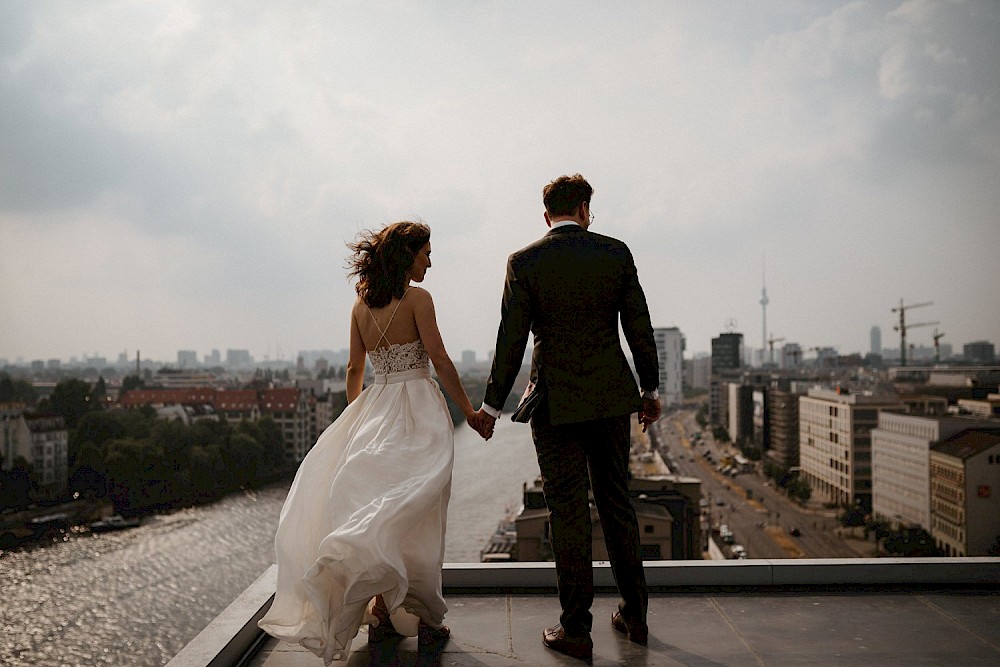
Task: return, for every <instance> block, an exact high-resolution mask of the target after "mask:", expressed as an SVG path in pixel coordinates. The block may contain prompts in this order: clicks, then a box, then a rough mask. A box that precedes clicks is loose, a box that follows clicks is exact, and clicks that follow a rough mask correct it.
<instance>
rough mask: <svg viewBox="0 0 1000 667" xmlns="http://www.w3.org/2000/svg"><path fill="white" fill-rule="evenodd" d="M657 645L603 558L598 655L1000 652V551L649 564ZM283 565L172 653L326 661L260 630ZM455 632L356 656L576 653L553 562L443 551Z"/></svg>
mask: <svg viewBox="0 0 1000 667" xmlns="http://www.w3.org/2000/svg"><path fill="white" fill-rule="evenodd" d="M646 573H647V579H648V581H649V584H650V589H651V595H650V605H649V618H648V621H649V626H650V638H649V645H648V646H645V647H643V646H637V645H635V644H631V643H629V642H628V640H626V639H625V638H624V637H623V636H622V635H619V634H617V633H616V632H614V631H613V630H612V629H611V627H610V623H609V621H610V617H611V613H612V612H613V611H614V609H615V605H616V604H617V597H616V596H615V595H614V592H613V591H614V588H613V583H612V579H611V573H610V570H609V568H608V566H607V564H606V563H598V564H597V566H596V568H595V580H596V583H597V585H598V590H599V591H600V592H599V595H598V597H597V600H596V601H595V604H594V609H593V611H594V629H593V638H594V661H593V664H594V665H643V666H653V665H687V666H695V665H704V666H706V667H707V666H710V665H711V666H715V665H727V666H728V665H753V666H757V667H759V666H764V665H767V666H771V665H796V666H798V665H846V664H877V665H997V664H1000V595H998V593H1000V559H997V558H933V559H889V558H881V559H831V560H807V559H787V560H745V561H657V562H649V563H647V564H646ZM275 575H276V570H275V568H274V567H272V568H270V569H269V570H267V571H266V572H265V573H264V574H263V575H261V577H260V578H259V579H258V580H257V581H256V582H255V583H254V584H253V585H252V586H251V587H250V588H248V589H247V590H246V591H245V592H244V593H243V595H241V596H240V597H239V598H238V599H237V600H236V601H234V602H233V604H232V605H230V607H229V608H228V609H226V610H225V611H224V612H223V613H222V614H221V615H220V616H219V617H218V618H217V619H216V620H215V621H214V622H213V623H212V624H210V625H209V626H208V627H207V628H205V630H204V631H202V633H201V634H199V635H198V636H197V637H196V638H195V639H194V640H192V642H191V643H190V644H188V646H186V647H185V648H184V649H183V650H182V651H181V653H179V654H178V655H177V656H176V657H175V658H174V659H173V660H171V662H170V663H168V666H167V667H204V666H205V665H212V666H213V667H221V666H226V667H229V666H232V665H245V666H251V667H293V666H294V667H299V666H303V667H306V666H313V667H315V666H318V665H321V664H322V662H321V661H320V659H319V658H317V657H315V656H314V655H312V654H311V653H309V652H308V651H306V650H305V649H302V648H300V647H294V646H290V645H287V644H282V643H281V642H278V641H277V640H274V639H272V638H270V637H268V636H267V635H264V634H262V633H261V632H260V631H259V630H257V626H256V621H257V619H258V618H260V617H261V616H262V615H263V614H264V612H265V611H266V609H267V607H268V606H269V605H270V601H271V595H272V592H273V590H274V582H275ZM444 586H445V598H446V600H447V601H448V604H449V607H450V611H449V614H448V618H447V621H446V622H447V623H448V624H449V625H450V627H451V629H452V639H451V641H450V642H448V643H447V644H446V645H444V647H442V648H439V649H438V650H437V651H428V650H422V649H418V646H417V641H416V639H415V638H408V639H404V640H402V641H398V642H386V643H383V644H381V645H369V644H368V642H367V639H366V637H365V634H364V632H363V631H362V632H361V633H359V635H358V637H357V639H356V640H355V642H354V645H353V647H352V648H353V651H352V654H351V656H350V659H349V660H348V662H347V664H348V665H351V666H353V667H358V666H360V665H447V666H449V667H467V666H473V665H475V666H484V665H485V666H504V665H519V666H522V667H523V666H525V665H531V666H544V665H579V664H582V663H581V662H580V661H577V660H574V659H572V658H569V657H566V656H563V655H560V654H557V653H554V652H552V651H550V650H548V649H546V648H545V647H543V646H542V643H541V632H542V629H543V628H544V627H545V626H547V625H553V624H555V623H556V622H557V621H558V616H559V601H558V598H557V597H556V595H555V589H554V586H555V571H554V568H553V565H552V564H551V563H511V564H492V565H480V564H465V563H462V564H446V565H445V570H444Z"/></svg>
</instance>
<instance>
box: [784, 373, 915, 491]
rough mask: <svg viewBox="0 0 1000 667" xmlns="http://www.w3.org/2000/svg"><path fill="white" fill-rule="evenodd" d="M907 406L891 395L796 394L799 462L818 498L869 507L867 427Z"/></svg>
mask: <svg viewBox="0 0 1000 667" xmlns="http://www.w3.org/2000/svg"><path fill="white" fill-rule="evenodd" d="M904 408H905V406H904V404H903V403H901V402H899V401H898V399H897V397H896V396H895V395H878V396H871V395H864V394H845V393H840V392H838V391H835V390H831V389H810V390H809V394H808V395H807V396H801V397H800V398H799V465H800V467H801V470H802V472H801V474H802V477H803V479H805V480H806V481H807V482H808V483H809V486H811V487H812V490H813V493H814V495H815V497H816V498H820V499H824V500H826V501H828V502H831V503H836V504H838V505H842V506H850V505H853V504H855V503H860V504H861V505H862V506H863V507H864V508H866V509H868V508H870V506H871V494H872V469H871V466H872V461H871V456H872V451H871V430H872V429H873V428H875V427H876V426H878V415H879V413H880V412H882V411H884V410H899V411H902V410H903V409H904Z"/></svg>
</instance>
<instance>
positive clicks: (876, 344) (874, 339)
mask: <svg viewBox="0 0 1000 667" xmlns="http://www.w3.org/2000/svg"><path fill="white" fill-rule="evenodd" d="M871 353H872V354H878V355H881V354H882V328H881V327H877V326H875V327H872V333H871Z"/></svg>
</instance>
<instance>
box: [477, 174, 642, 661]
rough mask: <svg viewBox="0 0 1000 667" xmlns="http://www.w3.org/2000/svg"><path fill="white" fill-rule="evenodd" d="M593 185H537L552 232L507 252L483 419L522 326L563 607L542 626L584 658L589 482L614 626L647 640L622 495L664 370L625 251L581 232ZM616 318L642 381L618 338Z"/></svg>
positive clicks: (519, 345)
mask: <svg viewBox="0 0 1000 667" xmlns="http://www.w3.org/2000/svg"><path fill="white" fill-rule="evenodd" d="M593 192H594V190H593V188H592V187H591V186H590V184H589V183H587V181H586V180H585V179H584V178H583V176H581V175H579V174H575V175H573V176H561V177H559V178H557V179H556V180H554V181H552V182H551V183H549V184H548V185H547V186H545V188H544V189H543V190H542V201H543V203H544V205H545V223H546V224H547V225H548V226H549V228H550V229H549V231H548V233H546V234H545V236H543V237H542V238H541V239H539V240H538V241H536V242H534V243H532V244H531V245H529V246H528V247H526V248H524V249H522V250H519V251H517V252H515V253H514V254H512V255H511V256H510V258H509V260H508V262H507V278H506V282H505V284H504V290H503V303H502V305H501V310H500V331H499V333H498V334H497V343H496V355H495V357H494V359H493V368H492V370H491V372H490V379H489V382H488V384H487V387H486V396H485V398H484V399H483V407H482V408H481V410H480V414H483V415H488V418H487V419H488V420H489V421H487V424H488V425H489V426H490V427H492V423H493V422H492V421H491V420H495V419H496V418H497V417H499V415H500V408H502V407H503V405H504V402H505V401H506V400H507V396H508V395H509V394H510V391H511V387H512V386H513V384H514V379H515V377H516V376H517V374H518V371H519V370H520V367H521V360H522V358H523V355H524V349H525V346H526V344H527V340H528V333H529V331H530V332H531V333H532V334H533V336H534V351H533V353H532V358H531V380H532V381H533V382H534V383H536V385H537V387H538V388H539V390H540V391H541V395H542V398H541V401H540V402H539V403H538V404H537V407H536V408H535V409H534V412H533V413H532V414H531V435H532V437H533V439H534V442H535V451H536V453H537V455H538V467H539V470H540V471H541V474H542V490H543V492H544V494H545V502H546V504H547V505H548V508H549V519H550V523H551V528H552V547H553V551H554V553H555V561H556V577H557V583H558V586H559V602H560V604H561V606H562V614H561V615H560V617H559V625H556V626H555V627H552V628H547V629H545V631H544V632H543V633H542V642H543V643H544V644H545V645H546V646H548V647H549V648H551V649H553V650H556V651H559V652H560V653H565V654H567V655H570V656H573V657H575V658H580V659H583V660H590V659H591V658H592V655H593V642H592V640H591V638H590V630H591V625H592V621H593V617H592V615H591V613H590V607H591V604H592V603H593V600H594V581H593V570H592V554H591V520H590V507H589V502H588V498H587V488H588V480H589V486H590V488H591V489H593V493H594V502H595V503H596V505H597V512H598V514H599V516H600V520H601V526H602V528H603V531H604V540H605V544H606V545H607V548H608V553H609V556H610V559H611V569H612V572H613V574H614V577H615V583H616V584H617V586H618V591H619V593H620V594H621V597H622V600H621V603H620V604H619V605H618V611H617V612H615V614H614V615H613V616H612V619H611V624H612V626H613V627H614V628H615V629H616V630H618V631H619V632H622V633H624V634H625V635H627V636H628V638H629V639H631V640H632V641H634V642H638V643H643V644H644V643H646V640H647V633H648V628H647V626H646V604H647V594H646V579H645V575H644V573H643V569H642V557H641V555H640V551H639V527H638V523H637V521H636V516H635V510H634V509H633V508H632V504H631V502H630V501H629V495H628V482H627V479H628V459H629V447H630V415H632V414H633V413H636V412H638V413H639V421H640V423H641V424H642V425H643V430H645V429H646V426H647V425H649V424H650V423H652V422H654V421H656V419H657V418H658V417H659V415H660V403H659V396H658V394H657V388H658V385H659V372H658V365H657V358H656V344H655V342H654V340H653V329H652V325H651V323H650V318H649V309H648V307H647V306H646V298H645V295H644V294H643V291H642V287H641V286H640V285H639V278H638V275H637V274H636V268H635V263H634V262H633V260H632V254H631V252H629V249H628V247H627V246H626V245H625V244H624V243H622V242H621V241H618V240H616V239H613V238H610V237H607V236H602V235H600V234H595V233H592V232H590V231H588V229H589V227H590V225H591V224H592V223H593V221H594V215H593V214H592V213H591V212H590V199H591V196H592V195H593ZM619 319H620V321H621V326H622V329H623V330H624V332H625V338H626V340H627V341H628V345H629V348H630V349H631V351H632V356H633V359H634V361H635V367H636V370H637V371H638V374H639V382H640V384H641V385H642V391H641V393H640V389H639V387H637V386H636V383H635V378H634V376H633V374H632V370H631V369H630V368H629V364H628V361H627V360H626V358H625V354H624V352H623V351H622V347H621V343H620V340H619V336H618V323H619Z"/></svg>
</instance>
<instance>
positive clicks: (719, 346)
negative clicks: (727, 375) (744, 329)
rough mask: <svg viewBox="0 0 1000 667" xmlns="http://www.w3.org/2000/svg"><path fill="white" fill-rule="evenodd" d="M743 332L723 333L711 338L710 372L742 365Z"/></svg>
mask: <svg viewBox="0 0 1000 667" xmlns="http://www.w3.org/2000/svg"><path fill="white" fill-rule="evenodd" d="M742 347H743V334H741V333H724V334H719V337H718V338H713V339H712V372H713V373H717V372H719V371H721V370H726V369H729V368H740V367H741V365H742V358H743V357H742V351H741V350H742Z"/></svg>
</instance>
